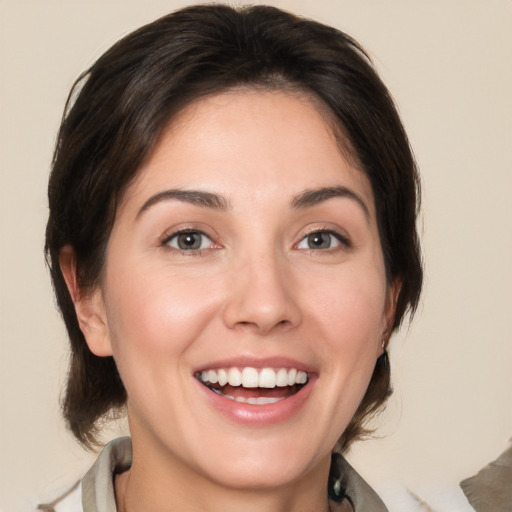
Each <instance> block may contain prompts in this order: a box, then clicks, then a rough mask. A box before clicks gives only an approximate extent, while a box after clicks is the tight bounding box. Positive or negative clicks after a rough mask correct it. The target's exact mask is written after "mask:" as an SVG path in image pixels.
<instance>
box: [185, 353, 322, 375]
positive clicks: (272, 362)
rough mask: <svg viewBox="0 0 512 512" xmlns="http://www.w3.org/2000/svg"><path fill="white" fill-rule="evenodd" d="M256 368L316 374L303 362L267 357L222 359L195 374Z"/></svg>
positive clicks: (287, 358) (201, 368) (204, 365)
mask: <svg viewBox="0 0 512 512" xmlns="http://www.w3.org/2000/svg"><path fill="white" fill-rule="evenodd" d="M247 367H250V368H256V369H263V368H274V369H279V368H286V369H291V368H295V369H296V370H302V371H305V372H307V373H308V374H309V375H311V374H312V373H314V368H312V367H311V366H310V365H308V364H306V363H303V362H301V361H298V360H295V359H291V358H289V357H281V356H277V357H266V358H254V357H247V356H242V357H236V358H228V359H222V360H217V361H212V362H209V363H205V364H203V365H201V366H198V367H197V368H196V369H195V370H194V371H193V374H197V373H199V372H201V371H203V370H218V369H221V368H239V369H243V368H247Z"/></svg>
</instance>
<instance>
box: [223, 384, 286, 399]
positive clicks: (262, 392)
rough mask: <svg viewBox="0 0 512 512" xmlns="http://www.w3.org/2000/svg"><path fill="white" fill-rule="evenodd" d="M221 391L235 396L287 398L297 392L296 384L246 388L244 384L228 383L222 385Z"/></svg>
mask: <svg viewBox="0 0 512 512" xmlns="http://www.w3.org/2000/svg"><path fill="white" fill-rule="evenodd" d="M221 392H222V394H223V395H229V396H232V397H234V398H237V397H242V398H258V397H267V398H287V397H289V396H291V395H293V393H295V386H293V387H290V386H285V387H281V388H278V387H276V388H272V389H268V388H244V387H242V386H236V387H235V386H230V385H229V384H226V385H225V386H223V387H222V389H221Z"/></svg>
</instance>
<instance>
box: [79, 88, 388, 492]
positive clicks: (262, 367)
mask: <svg viewBox="0 0 512 512" xmlns="http://www.w3.org/2000/svg"><path fill="white" fill-rule="evenodd" d="M393 294H394V291H393V289H391V288H390V287H388V286H387V283H386V276H385V269H384V263H383V256H382V251H381V246H380V242H379V235H378V229H377V223H376V214H375V206H374V199H373V194H372V189H371V186H370V184H369V181H368V179H367V178H366V176H365V175H364V174H363V173H362V172H360V171H359V170H357V169H355V168H354V167H352V166H351V164H350V163H349V161H348V160H347V159H346V158H345V157H344V156H343V154H342V153H341V152H340V149H339V145H338V143H337V142H336V139H335V137H334V136H333V134H332V131H331V130H330V128H329V126H328V124H327V123H326V122H325V120H324V118H323V117H322V115H321V114H319V112H318V111H317V110H316V109H315V108H314V107H313V106H312V105H311V103H309V102H308V101H307V100H306V99H304V98H300V97H299V96H297V95H291V94H285V93H283V92H255V91H247V90H245V91H234V92H227V93H224V94H219V95H215V96H212V97H209V98H207V99H203V100H200V101H198V102H196V103H195V104H193V105H192V106H189V107H188V108H187V109H186V110H184V111H183V112H182V113H181V115H180V116H179V117H178V118H176V119H175V120H174V121H173V122H172V123H171V124H170V125H169V126H168V128H167V129H166V131H165V132H164V133H163V134H162V136H161V138H160V140H159V142H158V144H157V146H156V148H155V149H154V151H153V153H152V155H151V157H150V158H149V159H148V160H147V162H146V163H145V164H144V165H143V167H142V168H141V169H140V173H139V175H138V178H137V179H136V181H135V182H134V183H133V184H132V185H131V186H130V187H129V189H128V190H127V192H126V194H125V196H124V199H123V201H122V202H121V204H120V205H119V208H118V212H117V217H116V220H115V224H114V227H113V230H112V233H111V236H110V240H109V243H108V248H107V254H106V263H105V272H104V277H103V281H102V284H101V286H100V288H99V289H98V290H97V291H96V292H95V293H94V295H93V297H94V301H92V302H91V303H92V304H94V308H95V311H96V313H97V317H98V322H97V324H95V327H93V328H92V329H90V330H89V331H88V332H87V334H86V337H87V341H88V343H89V345H90V347H91V349H92V350H93V351H94V352H95V353H97V354H98V355H108V354H110V353H111V354H113V356H114V358H115V361H116V363H117V365H118V368H119V371H120V374H121V376H122V379H123V382H124V384H125V386H126V389H127V392H128V411H129V421H130V427H131V431H132V437H133V444H134V459H135V461H137V460H139V461H141V463H142V461H143V460H146V461H151V464H149V463H148V466H151V467H153V468H160V470H162V468H164V467H166V468H169V467H173V468H175V469H176V471H180V472H181V474H184V473H183V472H185V473H187V472H190V471H192V473H187V474H194V475H196V476H197V475H199V476H201V477H203V478H207V479H208V480H210V481H214V482H221V483H223V484H225V485H229V486H235V487H247V486H249V487H251V486H252V487H258V488H261V487H262V486H263V487H268V486H277V485H284V484H288V483H290V482H293V481H298V480H300V479H301V478H304V477H307V475H308V474H311V473H312V472H314V471H318V470H319V468H321V471H324V472H325V471H326V470H327V469H326V468H328V465H329V456H330V451H331V449H332V447H333V445H334V444H335V442H336V441H337V439H338V438H339V436H340V435H341V433H342V432H343V430H344V429H345V427H346V426H347V424H348V422H349V421H350V419H351V417H352V416H353V414H354V412H355V410H356V408H357V406H358V404H359V402H360V401H361V399H362V397H363V395H364V393H365V391H366V388H367V386H368V383H369V380H370V377H371V375H372V372H373V369H374V366H375V362H376V359H377V357H378V356H379V355H380V353H381V351H382V340H383V337H384V333H385V331H386V329H387V327H388V325H389V324H390V322H391V318H392V315H393V302H394V301H393ZM219 381H220V382H219ZM226 381H227V383H226ZM155 471H157V469H155Z"/></svg>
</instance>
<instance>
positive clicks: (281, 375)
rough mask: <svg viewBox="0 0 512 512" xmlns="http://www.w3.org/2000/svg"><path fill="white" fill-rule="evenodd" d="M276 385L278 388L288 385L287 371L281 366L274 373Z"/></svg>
mask: <svg viewBox="0 0 512 512" xmlns="http://www.w3.org/2000/svg"><path fill="white" fill-rule="evenodd" d="M276 386H278V387H280V388H284V387H285V386H288V372H287V371H286V370H285V369H284V368H281V369H280V370H279V371H278V372H277V375H276Z"/></svg>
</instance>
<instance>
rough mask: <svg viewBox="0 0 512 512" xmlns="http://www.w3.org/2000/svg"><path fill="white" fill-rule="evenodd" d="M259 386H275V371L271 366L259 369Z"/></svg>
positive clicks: (270, 387)
mask: <svg viewBox="0 0 512 512" xmlns="http://www.w3.org/2000/svg"><path fill="white" fill-rule="evenodd" d="M280 371H281V370H280ZM285 371H286V370H285ZM259 387H260V388H269V389H272V388H275V387H276V372H275V371H274V370H273V369H272V368H263V370H261V372H260V378H259Z"/></svg>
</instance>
